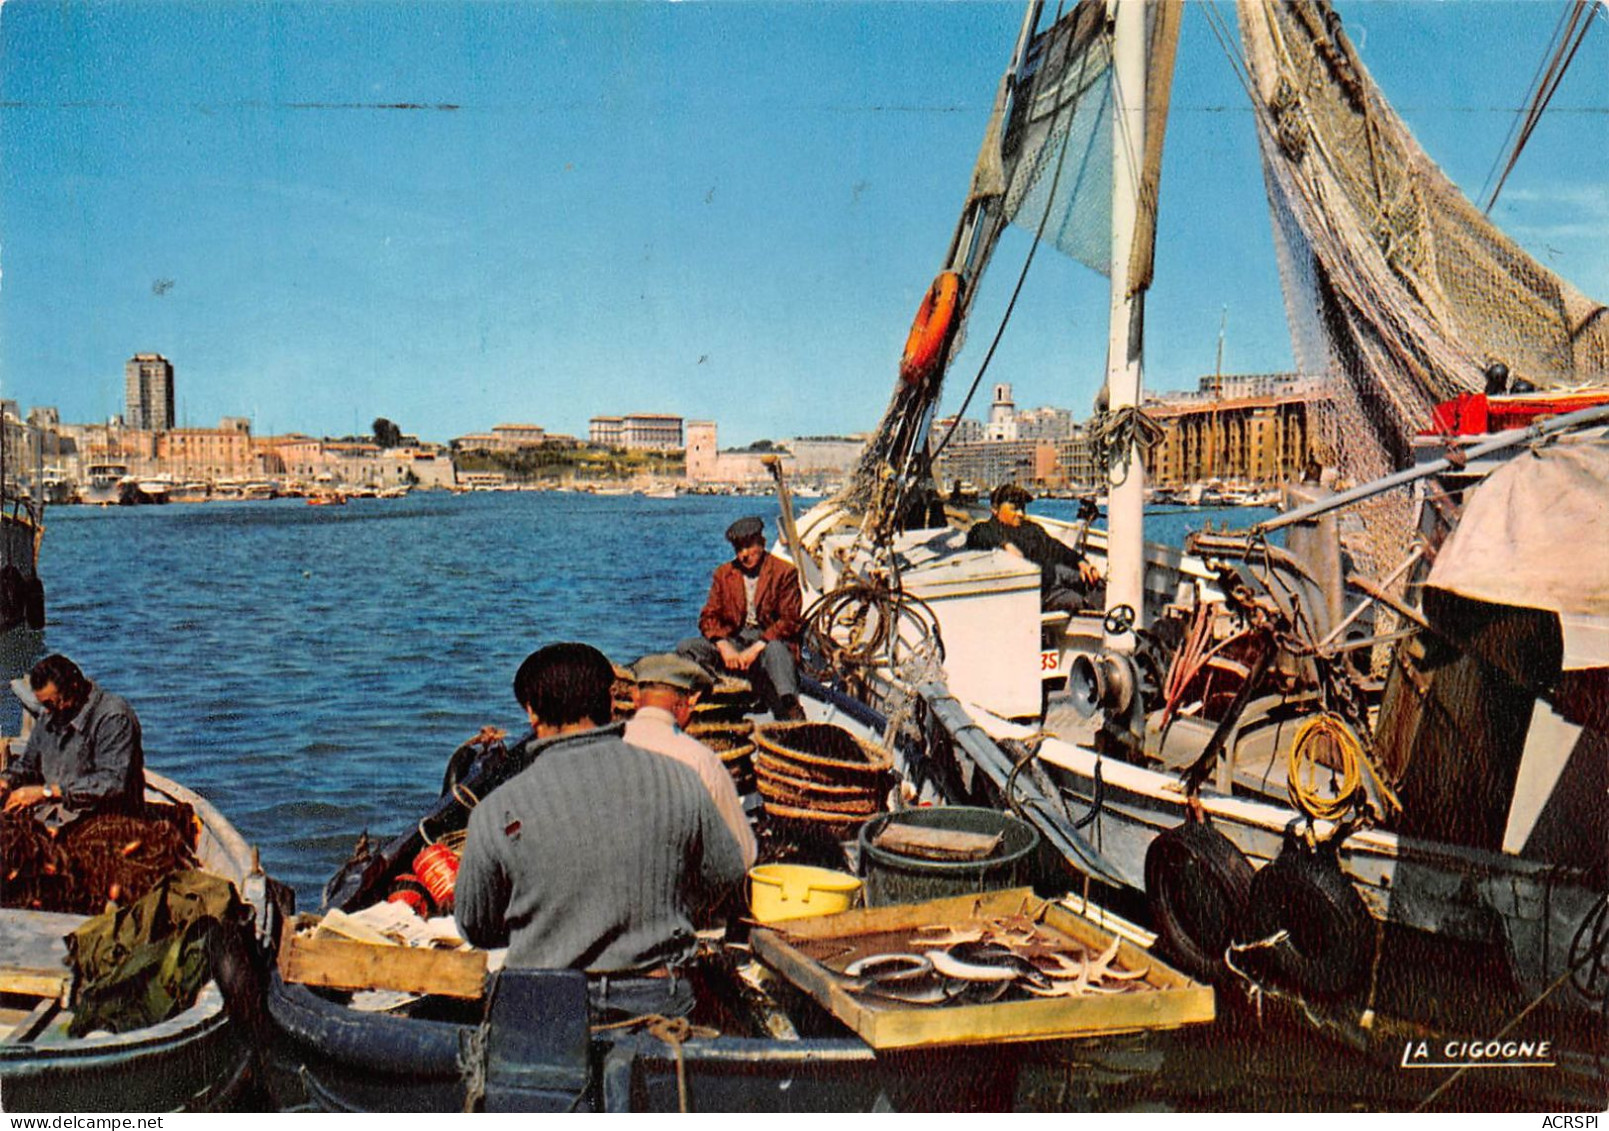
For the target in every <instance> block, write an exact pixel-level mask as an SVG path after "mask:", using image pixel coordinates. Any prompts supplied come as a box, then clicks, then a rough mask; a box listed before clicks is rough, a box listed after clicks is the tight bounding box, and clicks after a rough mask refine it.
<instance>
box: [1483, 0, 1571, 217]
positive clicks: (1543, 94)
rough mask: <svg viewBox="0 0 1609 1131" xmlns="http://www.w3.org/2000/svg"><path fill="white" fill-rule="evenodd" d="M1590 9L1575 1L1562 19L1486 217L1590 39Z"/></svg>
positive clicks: (1487, 202) (1490, 201)
mask: <svg viewBox="0 0 1609 1131" xmlns="http://www.w3.org/2000/svg"><path fill="white" fill-rule="evenodd" d="M1587 6H1588V0H1574V3H1573V4H1572V6H1571V8H1570V12H1569V15H1568V16H1567V17H1561V21H1560V22H1561V23H1563V24H1564V25H1565V26H1564V32H1563V35H1562V36H1560V35H1559V32H1558V30H1557V29H1555V31H1554V36H1555V38H1556V39H1557V41H1558V42H1557V46H1556V47H1555V48H1554V51H1553V54H1552V55H1551V56H1550V57H1549V58H1548V61H1547V63H1546V65H1545V67H1544V68H1543V71H1542V77H1541V79H1540V80H1539V81H1538V82H1537V83H1536V86H1535V87H1534V89H1533V90H1532V92H1531V98H1530V102H1529V103H1528V104H1527V106H1526V108H1525V116H1524V119H1523V124H1522V125H1521V126H1520V132H1519V137H1518V138H1516V139H1515V141H1514V148H1513V150H1512V151H1510V153H1509V156H1508V163H1507V164H1505V165H1504V166H1503V174H1502V176H1500V177H1498V179H1497V186H1496V187H1495V188H1493V189H1492V195H1491V196H1490V197H1488V198H1487V200H1486V207H1485V208H1483V209H1482V210H1481V211H1483V212H1485V213H1487V214H1490V213H1491V211H1492V206H1493V205H1494V204H1496V203H1497V197H1498V194H1499V193H1501V192H1502V191H1503V186H1504V185H1505V184H1506V183H1508V175H1509V174H1510V173H1512V172H1513V171H1514V166H1515V165H1517V164H1519V160H1520V154H1521V152H1523V151H1524V149H1525V144H1526V142H1528V141H1530V140H1531V134H1532V133H1533V132H1534V131H1535V130H1536V127H1537V123H1538V122H1540V121H1541V120H1542V114H1543V113H1544V112H1545V111H1546V110H1547V108H1548V103H1550V102H1552V101H1553V96H1554V95H1555V94H1556V93H1558V89H1559V84H1560V83H1561V82H1563V81H1564V75H1565V72H1566V71H1568V70H1569V69H1570V64H1571V63H1572V62H1573V61H1574V60H1575V53H1576V52H1577V51H1579V50H1580V49H1581V41H1582V40H1584V39H1586V37H1587V29H1588V28H1590V27H1591V26H1592V22H1591V20H1590V19H1588V18H1586V17H1587ZM1578 24H1579V25H1580V30H1579V31H1577V30H1576V29H1577V25H1578ZM1572 35H1574V36H1575V42H1574V43H1571V42H1570V37H1571V36H1572ZM1494 167H1495V166H1494Z"/></svg>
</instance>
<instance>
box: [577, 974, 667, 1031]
mask: <svg viewBox="0 0 1609 1131" xmlns="http://www.w3.org/2000/svg"><path fill="white" fill-rule="evenodd" d="M587 1001H588V1002H589V1004H590V1005H591V1006H592V1020H593V1021H594V1022H595V1023H599V1024H608V1023H610V1022H613V1021H625V1020H627V1019H629V1018H632V1017H643V1016H646V1015H647V1014H650V1013H657V1014H659V1015H660V1016H661V1017H686V1016H687V1015H688V1014H689V1013H691V1012H693V985H692V983H691V982H689V981H688V980H687V979H686V978H685V977H683V976H682V975H681V974H680V973H679V972H678V971H676V970H671V971H670V972H669V973H668V974H666V975H665V976H664V977H663V978H643V977H639V976H636V975H631V974H621V975H616V974H592V975H588V977H587Z"/></svg>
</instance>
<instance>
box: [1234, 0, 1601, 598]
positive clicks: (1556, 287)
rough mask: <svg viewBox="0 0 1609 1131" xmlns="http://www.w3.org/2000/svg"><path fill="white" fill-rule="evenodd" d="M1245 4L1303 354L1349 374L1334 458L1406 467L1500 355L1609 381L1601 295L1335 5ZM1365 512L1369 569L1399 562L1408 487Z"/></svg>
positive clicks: (1332, 436) (1324, 431)
mask: <svg viewBox="0 0 1609 1131" xmlns="http://www.w3.org/2000/svg"><path fill="white" fill-rule="evenodd" d="M1237 10H1238V12H1239V17H1240V29H1241V39H1242V42H1243V45H1244V51H1245V63H1246V67H1247V71H1248V75H1249V81H1250V84H1251V88H1252V102H1253V107H1254V110H1255V119H1256V122H1257V132H1258V144H1259V146H1260V148H1261V150H1262V157H1263V170H1264V177H1265V181H1266V185H1267V189H1268V199H1269V206H1270V209H1271V211H1272V215H1273V219H1274V232H1275V245H1276V250H1277V252H1278V255H1279V267H1280V276H1281V282H1282V285H1283V289H1284V293H1285V303H1286V314H1287V318H1288V320H1289V322H1290V326H1291V337H1292V343H1293V348H1294V350H1295V354H1296V362H1297V365H1298V367H1299V368H1300V370H1301V371H1302V372H1303V373H1306V374H1309V375H1312V376H1329V377H1339V378H1341V380H1340V381H1338V382H1337V385H1338V386H1340V391H1339V393H1338V395H1337V397H1336V399H1335V401H1334V402H1333V404H1332V406H1331V407H1330V408H1329V409H1327V410H1326V411H1324V412H1321V413H1320V414H1319V428H1318V430H1317V433H1316V437H1315V438H1316V440H1317V442H1318V445H1319V447H1320V451H1321V458H1323V459H1324V460H1325V462H1327V463H1330V464H1331V465H1333V466H1335V467H1337V468H1339V469H1340V470H1341V472H1342V474H1343V475H1344V477H1345V478H1347V479H1348V480H1350V481H1352V482H1362V481H1365V480H1368V479H1371V478H1376V477H1378V476H1381V475H1385V474H1388V473H1390V472H1392V471H1396V470H1399V469H1401V468H1403V467H1406V466H1408V465H1409V464H1410V463H1411V462H1412V449H1411V443H1412V439H1413V436H1414V435H1415V434H1416V433H1417V432H1418V431H1420V430H1421V429H1424V428H1426V427H1428V426H1429V423H1430V416H1431V410H1432V408H1433V407H1434V405H1435V404H1436V403H1437V402H1439V401H1443V400H1446V399H1449V398H1451V397H1453V396H1455V395H1457V394H1459V393H1462V392H1479V391H1480V390H1481V389H1482V388H1483V384H1484V381H1483V374H1484V372H1485V370H1486V368H1487V367H1488V366H1489V365H1490V364H1492V363H1494V362H1502V363H1504V364H1505V365H1507V366H1508V368H1509V370H1510V372H1511V373H1513V374H1514V375H1515V376H1516V377H1520V378H1523V379H1525V380H1527V381H1529V382H1531V384H1533V385H1535V386H1536V387H1538V388H1542V389H1549V388H1569V387H1579V386H1602V385H1605V384H1609V316H1606V312H1605V308H1604V306H1603V305H1602V304H1600V303H1597V302H1595V301H1593V300H1591V299H1589V298H1587V297H1586V296H1585V295H1583V294H1581V293H1580V292H1579V291H1577V290H1576V289H1575V288H1574V287H1572V286H1570V284H1568V283H1567V282H1565V281H1564V280H1562V279H1560V278H1559V277H1558V276H1556V275H1554V274H1553V273H1552V272H1550V271H1548V270H1547V269H1546V268H1544V267H1542V266H1541V265H1540V264H1538V263H1537V262H1536V261H1535V260H1533V259H1532V258H1531V257H1530V256H1529V255H1527V254H1526V253H1525V252H1524V251H1523V250H1522V249H1521V248H1520V247H1519V246H1518V245H1516V244H1515V243H1514V242H1513V241H1512V240H1510V239H1509V238H1508V237H1507V236H1506V235H1504V234H1503V232H1501V231H1500V230H1499V229H1498V228H1497V227H1496V226H1495V225H1493V224H1492V223H1491V222H1490V221H1488V220H1487V219H1486V217H1485V216H1483V215H1482V214H1481V213H1480V212H1479V211H1478V210H1477V209H1476V208H1475V207H1474V206H1473V205H1472V204H1470V202H1469V201H1468V200H1466V199H1465V197H1464V196H1463V194H1462V193H1461V192H1460V191H1459V189H1458V187H1457V186H1456V185H1454V184H1453V183H1452V182H1451V181H1450V180H1448V179H1447V177H1446V176H1445V175H1444V174H1443V173H1442V172H1441V170H1440V169H1438V168H1437V167H1436V165H1435V164H1434V162H1432V161H1431V160H1430V158H1429V157H1428V156H1426V154H1425V153H1424V151H1423V150H1422V149H1421V148H1420V146H1419V144H1418V142H1417V141H1415V140H1414V138H1413V136H1412V134H1411V133H1409V131H1408V128H1407V127H1406V125H1405V124H1404V123H1403V122H1402V120H1401V119H1400V118H1399V117H1398V116H1397V114H1396V113H1395V111H1393V110H1392V108H1391V107H1390V105H1389V104H1388V103H1387V102H1386V101H1385V99H1384V97H1383V96H1382V95H1381V93H1380V90H1379V88H1378V87H1377V86H1376V85H1375V83H1374V80H1373V78H1372V77H1371V76H1370V75H1369V73H1368V71H1367V70H1366V69H1365V68H1364V66H1363V63H1362V61H1361V60H1360V59H1359V58H1358V56H1357V53H1356V51H1355V50H1354V49H1353V46H1352V43H1351V42H1350V40H1349V39H1348V38H1347V36H1346V33H1345V32H1344V31H1343V30H1342V29H1341V24H1340V18H1339V17H1338V16H1337V15H1336V13H1335V12H1334V10H1333V9H1332V8H1331V6H1330V5H1329V4H1328V3H1326V2H1322V0H1290V2H1286V0H1278V2H1274V0H1262V2H1259V3H1248V4H1241V5H1238V6H1237ZM1363 525H1364V526H1365V527H1366V529H1367V530H1368V542H1369V543H1370V546H1371V548H1370V556H1372V557H1374V558H1375V561H1374V562H1373V563H1370V564H1371V566H1372V568H1374V569H1375V570H1376V571H1379V570H1382V569H1384V568H1388V567H1389V565H1390V563H1391V560H1392V559H1395V558H1396V557H1398V556H1400V555H1401V553H1402V552H1403V551H1404V550H1405V548H1406V545H1407V541H1408V538H1409V537H1410V534H1411V531H1410V529H1409V504H1408V502H1407V500H1406V499H1402V498H1388V499H1383V500H1381V501H1380V502H1378V503H1375V504H1373V513H1370V514H1368V515H1366V516H1365V517H1364V524H1363ZM1377 575H1378V573H1377Z"/></svg>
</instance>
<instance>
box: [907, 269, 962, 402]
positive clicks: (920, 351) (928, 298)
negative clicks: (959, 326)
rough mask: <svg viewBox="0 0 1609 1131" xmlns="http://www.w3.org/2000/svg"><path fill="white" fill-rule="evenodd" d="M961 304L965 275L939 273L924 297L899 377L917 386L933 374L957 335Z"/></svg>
mask: <svg viewBox="0 0 1609 1131" xmlns="http://www.w3.org/2000/svg"><path fill="white" fill-rule="evenodd" d="M960 301H961V276H960V275H959V274H958V273H957V272H955V271H941V272H939V275H938V278H936V279H934V280H933V285H932V286H931V287H929V288H928V289H927V294H926V295H924V296H923V297H922V305H921V306H919V307H918V308H917V310H916V321H914V322H912V323H911V333H910V336H909V337H907V338H906V339H905V354H904V356H902V357H901V358H900V362H899V375H900V379H901V380H903V381H904V382H905V383H906V384H908V385H916V384H919V383H921V382H922V381H925V380H927V379H928V378H929V377H931V376H932V375H933V371H934V370H935V369H936V368H937V367H938V364H939V361H940V360H941V359H942V358H943V357H944V351H945V348H946V347H948V346H949V344H950V338H951V337H952V336H953V335H954V333H955V326H956V319H955V316H956V312H957V310H958V308H959V306H960Z"/></svg>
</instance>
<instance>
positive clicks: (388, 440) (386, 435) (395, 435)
mask: <svg viewBox="0 0 1609 1131" xmlns="http://www.w3.org/2000/svg"><path fill="white" fill-rule="evenodd" d="M371 427H372V428H373V429H374V442H375V443H376V444H379V445H380V446H381V447H382V448H395V447H400V446H401V445H402V429H401V428H399V427H397V426H396V425H395V424H393V423H391V421H389V420H387V419H386V418H385V417H383V416H377V417H375V418H374V424H373V425H372V426H371Z"/></svg>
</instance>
